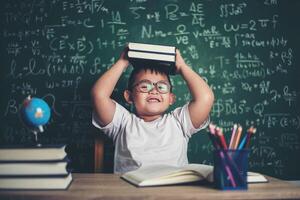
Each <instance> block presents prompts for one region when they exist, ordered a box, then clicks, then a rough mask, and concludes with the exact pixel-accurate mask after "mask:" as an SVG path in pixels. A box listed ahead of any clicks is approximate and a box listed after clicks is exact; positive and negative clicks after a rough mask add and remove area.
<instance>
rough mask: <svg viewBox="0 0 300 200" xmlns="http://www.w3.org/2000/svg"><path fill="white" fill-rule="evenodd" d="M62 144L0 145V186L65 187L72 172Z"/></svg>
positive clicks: (14, 187) (16, 187)
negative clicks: (69, 169)
mask: <svg viewBox="0 0 300 200" xmlns="http://www.w3.org/2000/svg"><path fill="white" fill-rule="evenodd" d="M65 147H66V146H65V145H57V146H36V147H35V146H34V147H33V146H31V147H0V189H2V190H3V189H22V190H26V189H30V190H55V189H67V188H68V186H69V185H70V183H71V182H72V175H71V172H69V171H68V169H67V164H68V158H67V154H66V152H65Z"/></svg>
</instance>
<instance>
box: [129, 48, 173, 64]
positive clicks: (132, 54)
mask: <svg viewBox="0 0 300 200" xmlns="http://www.w3.org/2000/svg"><path fill="white" fill-rule="evenodd" d="M128 58H137V59H146V60H158V61H167V62H175V55H169V54H159V53H149V52H140V51H131V50H129V51H128Z"/></svg>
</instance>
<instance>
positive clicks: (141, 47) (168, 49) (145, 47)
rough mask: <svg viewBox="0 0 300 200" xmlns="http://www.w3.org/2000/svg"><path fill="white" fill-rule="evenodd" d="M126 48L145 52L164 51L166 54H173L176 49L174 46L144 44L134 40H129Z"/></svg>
mask: <svg viewBox="0 0 300 200" xmlns="http://www.w3.org/2000/svg"><path fill="white" fill-rule="evenodd" d="M128 48H129V50H135V51H147V52H156V53H166V54H175V51H176V48H175V47H174V46H166V45H154V44H144V43H135V42H130V43H129V44H128Z"/></svg>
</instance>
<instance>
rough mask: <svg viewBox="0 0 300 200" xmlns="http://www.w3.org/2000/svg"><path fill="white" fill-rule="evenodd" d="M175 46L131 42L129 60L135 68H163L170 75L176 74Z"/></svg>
mask: <svg viewBox="0 0 300 200" xmlns="http://www.w3.org/2000/svg"><path fill="white" fill-rule="evenodd" d="M175 55H176V48H175V47H174V46H166V45H154V44H143V43H134V42H130V43H129V44H128V59H129V61H130V63H131V64H132V65H133V67H139V66H143V67H147V66H150V67H155V66H156V67H161V68H162V69H163V70H165V71H167V72H168V73H170V74H175V73H176V67H175V58H176V57H175Z"/></svg>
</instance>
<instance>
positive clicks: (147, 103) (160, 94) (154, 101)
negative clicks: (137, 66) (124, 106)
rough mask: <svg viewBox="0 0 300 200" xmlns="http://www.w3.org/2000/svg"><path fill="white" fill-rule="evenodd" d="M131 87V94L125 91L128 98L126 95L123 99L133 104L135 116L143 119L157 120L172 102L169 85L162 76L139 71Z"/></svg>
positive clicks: (166, 78) (147, 71)
mask: <svg viewBox="0 0 300 200" xmlns="http://www.w3.org/2000/svg"><path fill="white" fill-rule="evenodd" d="M133 85H134V87H133V88H132V92H129V91H127V93H128V96H129V98H126V94H125V98H126V100H127V102H128V103H133V104H134V106H135V109H136V112H137V113H136V114H137V115H138V116H139V117H141V118H143V119H156V118H158V117H159V116H161V115H162V114H163V113H164V112H165V111H166V110H167V109H168V108H169V106H170V105H172V104H173V102H174V98H175V96H174V94H172V93H171V92H170V90H169V88H168V87H169V86H170V83H169V81H168V77H167V76H166V75H164V74H160V73H155V72H151V71H150V70H146V71H140V72H139V73H138V74H137V75H136V78H135V82H134V84H133ZM147 86H148V87H147ZM147 91H148V92H147Z"/></svg>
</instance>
